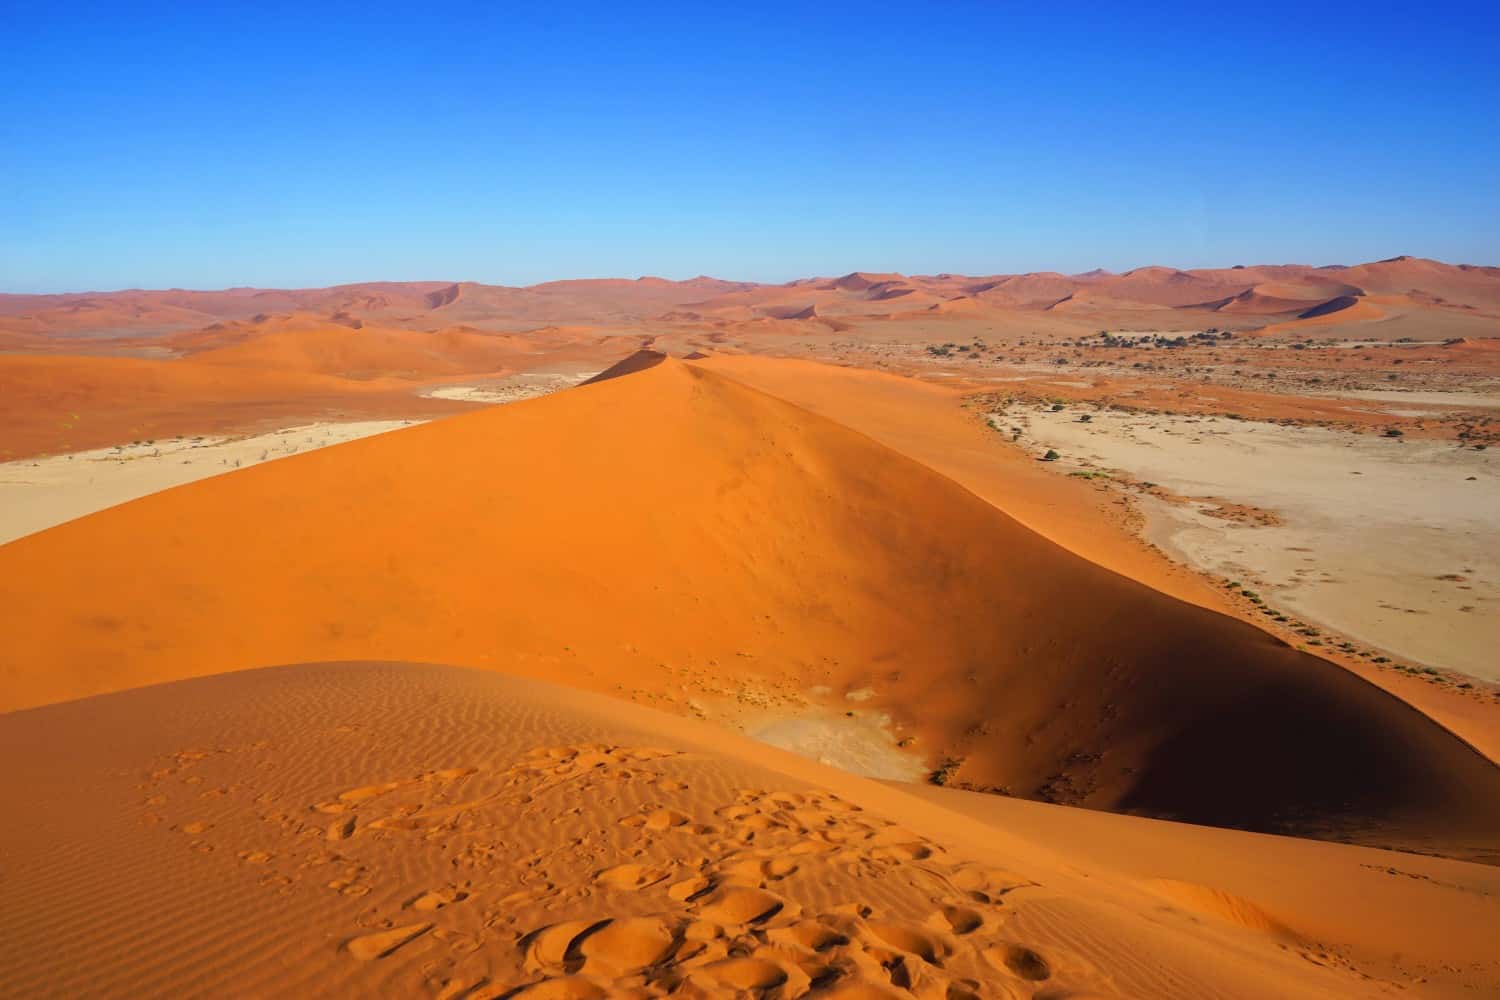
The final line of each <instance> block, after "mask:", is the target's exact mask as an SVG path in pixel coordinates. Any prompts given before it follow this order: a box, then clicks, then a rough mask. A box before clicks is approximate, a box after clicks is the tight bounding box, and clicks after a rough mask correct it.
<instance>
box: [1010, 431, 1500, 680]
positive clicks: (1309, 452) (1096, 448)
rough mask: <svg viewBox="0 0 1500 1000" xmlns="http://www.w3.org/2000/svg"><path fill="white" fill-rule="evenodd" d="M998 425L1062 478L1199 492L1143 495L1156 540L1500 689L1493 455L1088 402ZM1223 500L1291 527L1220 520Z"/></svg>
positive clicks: (1499, 544) (1281, 599) (1308, 615)
mask: <svg viewBox="0 0 1500 1000" xmlns="http://www.w3.org/2000/svg"><path fill="white" fill-rule="evenodd" d="M1085 414H1086V415H1088V416H1089V417H1090V420H1089V421H1088V422H1080V419H1079V418H1080V416H1082V415H1085ZM993 422H994V423H995V424H996V426H997V427H1000V428H1003V429H1008V428H1010V427H1012V426H1019V427H1021V428H1022V430H1023V433H1022V438H1021V441H1022V443H1023V444H1025V445H1026V446H1027V448H1028V449H1029V450H1030V451H1032V452H1033V453H1037V454H1040V453H1041V452H1043V451H1044V450H1046V449H1049V448H1051V449H1056V450H1057V451H1058V452H1059V453H1060V454H1061V456H1062V457H1061V458H1060V459H1059V460H1058V461H1057V462H1056V463H1054V467H1055V468H1056V469H1057V470H1059V471H1061V472H1066V473H1079V472H1094V471H1105V470H1120V471H1123V472H1125V473H1128V474H1129V475H1130V476H1131V477H1133V478H1134V479H1136V480H1140V481H1146V482H1150V483H1155V484H1157V485H1159V486H1161V487H1164V488H1166V489H1167V490H1169V491H1171V492H1172V493H1174V494H1178V495H1179V496H1180V497H1186V498H1197V499H1190V500H1189V501H1188V502H1169V501H1164V500H1160V499H1155V498H1152V497H1149V496H1144V497H1142V498H1141V500H1140V502H1141V505H1142V509H1143V510H1144V511H1145V513H1146V514H1147V517H1148V534H1149V537H1151V538H1152V539H1153V540H1154V541H1156V542H1157V543H1158V544H1160V545H1161V546H1162V547H1163V548H1164V549H1166V550H1167V551H1168V552H1170V553H1174V554H1176V555H1178V556H1179V557H1181V558H1182V559H1184V560H1185V561H1187V562H1188V563H1190V564H1191V565H1193V566H1195V567H1197V568H1199V569H1201V570H1203V571H1205V572H1208V573H1212V574H1214V575H1216V576H1219V577H1222V578H1226V579H1229V580H1234V581H1239V582H1241V583H1243V584H1245V585H1247V586H1253V587H1255V588H1256V589H1257V591H1258V592H1259V593H1260V594H1261V596H1262V597H1263V598H1264V599H1265V600H1266V602H1267V603H1268V604H1269V605H1270V606H1271V607H1273V608H1277V609H1284V610H1286V611H1290V612H1292V613H1294V614H1295V615H1296V616H1298V617H1300V618H1303V619H1305V620H1308V621H1311V622H1315V623H1317V624H1320V625H1322V626H1324V627H1326V628H1329V629H1332V630H1334V631H1337V632H1339V633H1341V634H1343V635H1346V636H1349V637H1352V638H1354V639H1357V640H1358V641H1360V642H1363V643H1367V644H1369V645H1371V646H1373V647H1376V648H1377V649H1380V650H1384V651H1386V652H1388V653H1389V654H1390V655H1393V656H1399V657H1403V658H1405V659H1408V660H1412V661H1416V662H1417V663H1419V664H1425V665H1431V666H1436V667H1443V668H1449V669H1453V670H1458V671H1461V672H1464V673H1467V674H1470V675H1473V676H1476V677H1482V678H1485V679H1488V680H1500V663H1497V661H1496V659H1495V655H1494V650H1495V646H1496V642H1497V641H1500V464H1497V458H1496V452H1494V451H1491V450H1485V451H1477V450H1474V449H1472V448H1459V447H1455V446H1454V445H1453V444H1451V443H1446V442H1432V441H1400V440H1396V439H1389V438H1382V437H1374V436H1371V435H1366V434H1353V433H1348V432H1343V431H1336V430H1326V429H1322V428H1309V427H1289V426H1281V425H1276V424H1269V423H1261V422H1255V421H1237V420H1231V419H1228V418H1215V417H1201V418H1200V417H1184V416H1171V415H1162V414H1157V415H1143V414H1130V413H1123V412H1117V411H1110V410H1104V409H1095V408H1092V407H1087V408H1083V407H1077V406H1073V407H1066V408H1064V409H1062V410H1060V411H1058V412H1053V411H1052V410H1051V408H1049V407H1034V406H1025V407H1016V408H1012V409H1011V410H1009V411H1006V412H1003V413H1001V414H999V415H997V416H995V417H994V418H993ZM1210 498H1212V499H1210ZM1214 501H1219V502H1229V503H1231V504H1240V505H1249V506H1251V507H1253V508H1258V509H1259V511H1262V512H1271V513H1273V514H1274V515H1275V518H1274V519H1273V520H1279V521H1280V523H1279V524H1278V523H1272V524H1264V523H1258V521H1259V520H1261V519H1260V518H1258V517H1257V515H1256V512H1254V511H1252V512H1249V514H1248V516H1246V517H1241V518H1239V519H1233V518H1226V517H1224V516H1214V515H1213V513H1212V512H1214V511H1215V510H1216V508H1218V507H1219V505H1220V504H1219V503H1218V502H1214Z"/></svg>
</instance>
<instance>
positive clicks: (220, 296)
mask: <svg viewBox="0 0 1500 1000" xmlns="http://www.w3.org/2000/svg"><path fill="white" fill-rule="evenodd" d="M1361 294H1363V295H1367V296H1377V295H1396V296H1402V297H1403V299H1404V301H1405V302H1407V304H1408V305H1409V307H1410V308H1411V309H1413V310H1415V313H1416V316H1417V317H1418V318H1419V319H1420V320H1421V322H1414V323H1412V324H1410V329H1409V330H1407V329H1403V330H1402V333H1401V335H1411V336H1417V337H1419V338H1422V339H1445V338H1447V337H1449V336H1452V335H1460V336H1462V335H1469V334H1472V332H1473V331H1472V330H1471V329H1459V330H1458V331H1457V332H1456V334H1455V333H1454V332H1453V331H1452V330H1451V329H1450V327H1451V325H1452V324H1453V323H1454V322H1457V321H1460V320H1463V319H1465V318H1467V319H1474V318H1484V319H1486V320H1493V319H1494V318H1496V317H1497V316H1500V270H1497V269H1495V268H1486V267H1475V266H1470V265H1452V264H1445V263H1441V262H1438V261H1431V260H1420V259H1415V258H1405V257H1403V258H1393V259H1391V260H1386V261H1378V262H1374V263H1368V264H1359V265H1355V266H1352V267H1346V266H1341V265H1340V266H1328V267H1313V266H1308V265H1295V264H1284V265H1253V266H1249V267H1232V268H1200V269H1193V270H1180V269H1177V268H1169V267H1142V268H1136V269H1134V270H1131V271H1126V272H1124V273H1122V274H1113V273H1110V272H1107V271H1100V270H1095V271H1090V272H1087V273H1084V274H1076V275H1064V274H1059V273H1056V272H1036V273H1029V274H1010V275H1005V274H1001V275H955V274H939V275H912V276H907V275H901V274H895V273H868V272H854V273H851V274H847V275H844V276H843V277H840V278H831V279H830V278H808V279H799V280H796V281H791V282H786V283H784V284H779V285H764V284H756V283H753V282H737V281H724V280H719V279H713V278H705V277H698V278H693V279H690V280H687V281H668V280H665V279H661V278H640V279H634V280H630V279H587V280H576V281H555V282H547V283H543V284H539V285H532V286H527V287H520V288H516V287H508V286H500V285H486V284H482V283H479V282H472V281H459V282H453V281H417V282H369V283H363V284H355V285H342V286H336V287H332V288H322V289H255V288H237V289H226V290H223V291H184V290H181V289H174V290H165V291H142V290H129V291H122V292H91V293H82V294H76V295H5V294H0V344H8V345H10V346H8V347H7V349H10V350H17V349H24V350H45V349H47V344H46V341H47V339H48V338H50V339H51V340H53V341H56V342H64V343H69V342H81V343H85V344H95V343H96V344H100V345H109V346H108V348H104V347H102V346H101V347H100V348H99V349H112V350H118V349H120V348H121V347H124V346H134V347H135V348H140V347H143V346H147V345H150V344H152V343H154V342H155V341H157V340H159V339H160V338H162V337H167V336H173V335H176V334H181V333H184V332H186V331H191V330H201V329H203V328H204V327H206V326H209V325H212V324H215V323H233V322H246V321H250V320H253V319H255V318H256V317H263V316H276V315H285V314H291V313H300V314H304V315H307V316H313V317H318V318H319V319H321V320H323V321H329V322H343V323H346V324H348V323H353V322H358V323H367V324H371V325H374V326H378V327H381V328H384V329H388V330H409V331H411V330H420V331H432V330H439V329H444V328H448V329H451V328H454V327H460V326H468V327H471V328H473V329H475V330H480V331H485V332H508V333H515V332H517V331H525V332H530V331H534V330H537V329H538V328H542V327H557V326H574V327H590V328H592V329H593V331H594V332H595V333H602V332H606V331H607V332H609V333H613V334H626V333H629V334H647V335H649V334H651V333H655V332H659V330H653V329H650V327H651V325H652V324H655V323H660V322H669V323H684V322H686V323H736V322H746V321H751V320H754V319H756V318H764V317H770V318H772V319H778V318H786V317H789V316H794V315H795V314H796V313H798V312H802V311H804V310H809V309H811V310H814V311H815V314H816V315H817V316H818V317H820V318H822V319H823V320H825V322H830V323H837V322H840V321H837V320H833V319H832V317H844V318H845V320H847V319H850V318H853V319H859V320H867V321H868V320H891V319H903V318H905V319H909V318H912V317H913V316H917V315H919V314H920V316H921V317H922V318H926V319H934V318H939V317H946V318H949V319H951V320H953V321H954V322H959V321H961V320H962V319H965V318H971V317H972V316H973V313H971V312H970V310H971V309H973V306H968V307H963V308H959V307H956V306H954V305H950V304H949V303H951V302H953V301H954V300H957V299H959V297H961V296H962V297H967V298H969V299H972V300H973V301H974V302H975V303H978V304H981V305H982V306H983V310H982V311H981V312H982V314H983V316H984V318H994V320H995V321H996V322H1001V323H1007V324H1013V325H1014V326H1015V327H1016V328H1018V329H1021V330H1027V329H1035V323H1036V320H1035V319H1034V318H1032V316H1033V314H1035V313H1036V312H1039V311H1045V310H1049V309H1051V308H1052V307H1054V306H1056V307H1057V308H1056V309H1055V310H1053V312H1054V313H1055V314H1056V315H1057V316H1059V317H1060V318H1061V319H1064V320H1065V319H1066V318H1067V315H1068V313H1069V312H1072V311H1077V312H1080V313H1083V314H1085V315H1083V316H1081V317H1078V318H1077V319H1076V320H1075V322H1077V323H1079V324H1082V325H1083V326H1085V327H1087V326H1092V325H1093V324H1095V323H1103V324H1105V325H1108V326H1131V327H1135V328H1138V329H1148V328H1154V329H1162V330H1173V329H1191V328H1194V327H1197V328H1200V329H1201V328H1202V327H1203V326H1206V325H1212V324H1213V323H1214V322H1215V320H1214V318H1213V317H1212V316H1205V315H1201V314H1202V313H1204V312H1209V311H1214V310H1217V312H1218V314H1219V316H1221V317H1223V319H1220V320H1219V322H1220V323H1221V324H1222V323H1223V322H1224V321H1225V320H1227V319H1228V318H1229V317H1239V319H1238V320H1237V322H1238V324H1239V325H1253V322H1252V321H1253V319H1254V318H1255V317H1259V316H1267V317H1272V316H1275V315H1276V314H1277V313H1279V312H1283V311H1286V312H1291V311H1294V306H1295V305H1296V304H1299V303H1300V304H1301V309H1304V310H1305V309H1308V308H1312V307H1314V306H1316V305H1318V303H1320V302H1326V301H1328V300H1329V299H1332V298H1336V297H1339V296H1345V295H1361ZM810 315H811V314H810ZM1329 315H1330V316H1334V314H1332V313H1330V314H1329ZM1369 318H1372V317H1371V316H1369V315H1363V314H1362V312H1361V311H1359V310H1356V311H1355V312H1353V313H1350V312H1345V313H1343V314H1342V315H1339V316H1337V317H1336V318H1332V319H1325V320H1324V323H1323V324H1321V325H1332V324H1336V323H1338V324H1342V323H1357V322H1360V321H1362V320H1366V319H1369ZM1460 325H1462V324H1460ZM837 329H842V327H837ZM803 332H805V331H803ZM1090 332H1091V331H1090ZM1281 332H1282V331H1279V330H1277V329H1271V330H1270V331H1269V333H1270V335H1272V336H1275V335H1279V333H1281ZM1291 332H1295V328H1294V329H1293V331H1291ZM38 337H40V338H43V340H42V342H41V344H40V345H38V343H37V341H36V340H35V339H34V338H38Z"/></svg>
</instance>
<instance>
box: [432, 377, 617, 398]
mask: <svg viewBox="0 0 1500 1000" xmlns="http://www.w3.org/2000/svg"><path fill="white" fill-rule="evenodd" d="M597 374H599V373H598V372H597V371H589V372H581V373H566V374H565V373H560V372H524V373H522V374H520V375H510V376H507V377H505V378H497V379H486V380H483V381H479V382H475V383H473V384H464V385H444V386H439V387H437V388H436V389H429V390H427V391H426V392H424V393H422V395H424V396H427V397H428V398H430V399H456V400H460V401H463V402H469V403H514V402H517V401H519V400H522V399H531V398H533V397H536V396H544V395H546V394H547V393H549V392H557V391H558V390H559V389H568V388H571V387H572V386H575V385H578V384H579V383H580V382H584V381H587V380H588V379H590V378H592V377H593V376H595V375H597Z"/></svg>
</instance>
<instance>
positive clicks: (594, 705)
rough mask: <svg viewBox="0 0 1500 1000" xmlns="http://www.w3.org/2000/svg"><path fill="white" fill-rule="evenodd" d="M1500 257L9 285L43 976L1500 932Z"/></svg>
mask: <svg viewBox="0 0 1500 1000" xmlns="http://www.w3.org/2000/svg"><path fill="white" fill-rule="evenodd" d="M1497 444H1500V269H1497V268H1489V267H1479V266H1468V265H1456V264H1447V263H1442V262H1438V261H1432V260H1424V259H1416V258H1406V257H1402V258H1393V259H1390V260H1384V261H1379V262H1372V263H1365V264H1356V265H1350V266H1338V267H1313V266H1304V265H1263V266H1262V265H1250V266H1245V267H1235V268H1223V269H1212V270H1176V269H1172V268H1166V267H1143V268H1139V269H1137V270H1133V271H1128V272H1124V273H1107V272H1090V273H1087V274H1080V275H1062V274H1051V273H1044V274H1017V275H992V276H960V275H949V274H941V275H929V276H904V275H898V274H867V273H859V272H856V273H851V274H847V275H844V276H842V277H835V278H809V279H805V280H800V281H793V282H789V283H786V284H779V285H764V284H754V283H748V282H736V281H727V280H719V279H711V278H695V279H692V280H688V281H668V280H663V279H654V278H643V279H638V280H623V279H620V280H615V279H610V280H584V281H567V282H554V283H549V284H543V285H535V286H529V287H524V288H512V287H501V286H494V285H485V284H478V283H470V282H459V283H451V282H407V283H400V282H395V283H371V284H363V285H350V286H341V287H336V288H324V289H297V290H274V289H248V288H240V289H230V290H226V291H213V292H200V291H182V290H172V291H125V292H108V293H96V294H68V295H0V634H3V635H4V636H5V637H6V640H5V642H4V643H3V644H0V746H3V747H4V759H5V760H6V762H7V763H6V767H5V769H4V773H3V778H0V796H3V804H4V812H5V814H6V815H7V816H9V817H11V818H12V821H11V822H9V823H7V824H5V825H4V827H0V858H3V864H4V873H3V878H4V886H5V893H4V895H3V902H0V941H3V945H0V959H3V961H0V993H3V994H4V995H8V996H9V995H15V996H43V995H69V996H80V995H89V996H94V995H106V996H131V995H133V996H140V995H173V996H187V995H194V996H196V995H208V994H214V995H226V994H227V995H231V996H265V995H302V996H312V995H363V996H369V995H402V996H433V997H445V998H450V1000H451V998H458V997H467V998H474V1000H477V998H496V997H509V996H532V997H596V996H664V995H682V996H718V995H741V996H765V997H794V996H831V997H832V996H837V997H887V996H918V997H943V998H959V997H1000V998H1009V997H1042V998H1051V1000H1062V998H1067V997H1076V998H1083V997H1247V998H1249V997H1271V996H1275V997H1365V996H1371V997H1396V996H1404V997H1479V996H1494V995H1497V993H1500V948H1497V946H1496V941H1500V867H1497V866H1500V766H1497V761H1500V661H1497V659H1496V656H1495V652H1494V651H1495V649H1496V648H1497V646H1500V576H1497V574H1500V491H1497V486H1500V467H1497V466H1496V464H1495V457H1494V456H1495V454H1496V452H1495V451H1494V450H1493V449H1494V447H1495V446H1496V445H1497Z"/></svg>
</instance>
